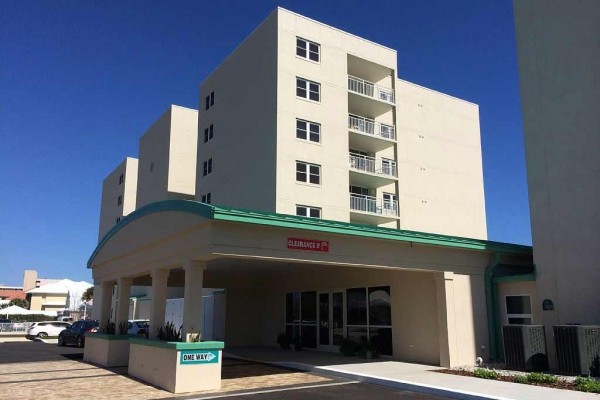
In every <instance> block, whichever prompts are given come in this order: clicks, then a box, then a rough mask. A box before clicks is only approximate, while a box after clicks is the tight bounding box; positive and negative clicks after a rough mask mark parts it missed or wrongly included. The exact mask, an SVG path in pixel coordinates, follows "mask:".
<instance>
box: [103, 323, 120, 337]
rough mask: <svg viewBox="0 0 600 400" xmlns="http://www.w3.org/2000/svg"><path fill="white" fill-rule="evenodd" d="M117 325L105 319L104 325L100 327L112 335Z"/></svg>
mask: <svg viewBox="0 0 600 400" xmlns="http://www.w3.org/2000/svg"><path fill="white" fill-rule="evenodd" d="M116 330H117V327H116V325H115V323H114V322H110V321H107V322H106V326H104V328H103V329H102V332H103V333H106V334H107V335H114V334H115V333H116Z"/></svg>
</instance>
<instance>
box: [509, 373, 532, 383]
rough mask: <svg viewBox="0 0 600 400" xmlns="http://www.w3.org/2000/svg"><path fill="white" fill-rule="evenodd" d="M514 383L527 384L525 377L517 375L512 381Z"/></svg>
mask: <svg viewBox="0 0 600 400" xmlns="http://www.w3.org/2000/svg"><path fill="white" fill-rule="evenodd" d="M513 382H514V383H529V381H528V380H527V376H526V375H517V376H515V377H514V379H513Z"/></svg>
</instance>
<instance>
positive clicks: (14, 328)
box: [0, 311, 31, 333]
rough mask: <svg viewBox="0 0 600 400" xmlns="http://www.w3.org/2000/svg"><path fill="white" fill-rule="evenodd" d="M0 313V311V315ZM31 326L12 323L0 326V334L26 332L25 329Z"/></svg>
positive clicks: (27, 323) (28, 323)
mask: <svg viewBox="0 0 600 400" xmlns="http://www.w3.org/2000/svg"><path fill="white" fill-rule="evenodd" d="M1 313H2V312H1V311H0V314H1ZM30 325H31V322H13V323H10V324H7V323H2V324H0V332H4V333H6V332H27V328H29V326H30Z"/></svg>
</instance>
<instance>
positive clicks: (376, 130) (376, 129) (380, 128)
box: [348, 114, 396, 140]
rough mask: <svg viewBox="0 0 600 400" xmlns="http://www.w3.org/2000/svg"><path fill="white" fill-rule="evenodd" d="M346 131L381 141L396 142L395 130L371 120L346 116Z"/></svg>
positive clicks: (356, 116)
mask: <svg viewBox="0 0 600 400" xmlns="http://www.w3.org/2000/svg"><path fill="white" fill-rule="evenodd" d="M348 129H351V130H353V131H356V132H360V133H364V134H366V135H373V136H378V137H381V138H383V139H390V140H396V128H394V127H393V126H392V125H386V124H382V123H380V122H375V121H374V120H372V119H369V118H364V117H359V116H358V115H352V114H348Z"/></svg>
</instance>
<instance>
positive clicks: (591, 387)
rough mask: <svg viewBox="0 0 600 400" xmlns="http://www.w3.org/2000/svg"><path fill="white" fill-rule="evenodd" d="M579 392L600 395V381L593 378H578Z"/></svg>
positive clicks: (577, 386) (576, 385)
mask: <svg viewBox="0 0 600 400" xmlns="http://www.w3.org/2000/svg"><path fill="white" fill-rule="evenodd" d="M574 383H575V387H576V388H577V390H580V391H582V392H589V393H600V381H599V380H596V379H593V378H582V377H578V378H577V379H575V382H574Z"/></svg>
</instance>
